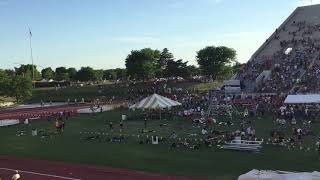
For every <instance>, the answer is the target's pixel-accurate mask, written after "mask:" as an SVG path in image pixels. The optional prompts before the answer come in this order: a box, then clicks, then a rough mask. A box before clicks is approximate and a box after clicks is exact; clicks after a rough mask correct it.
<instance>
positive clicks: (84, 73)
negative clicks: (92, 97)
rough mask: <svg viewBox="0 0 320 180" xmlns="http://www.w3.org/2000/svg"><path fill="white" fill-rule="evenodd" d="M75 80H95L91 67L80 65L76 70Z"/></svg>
mask: <svg viewBox="0 0 320 180" xmlns="http://www.w3.org/2000/svg"><path fill="white" fill-rule="evenodd" d="M77 80H79V81H95V80H97V77H96V74H95V71H94V70H93V69H92V68H91V67H82V68H81V69H80V70H79V71H78V72H77Z"/></svg>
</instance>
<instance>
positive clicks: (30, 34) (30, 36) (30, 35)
mask: <svg viewBox="0 0 320 180" xmlns="http://www.w3.org/2000/svg"><path fill="white" fill-rule="evenodd" d="M31 38H32V33H31V30H30V28H29V39H30V58H31V63H32V84H33V88H35V83H34V66H33V54H32V42H31Z"/></svg>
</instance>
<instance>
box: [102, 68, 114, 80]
mask: <svg viewBox="0 0 320 180" xmlns="http://www.w3.org/2000/svg"><path fill="white" fill-rule="evenodd" d="M103 79H107V80H116V79H117V73H116V71H115V70H114V69H108V70H105V71H104V72H103Z"/></svg>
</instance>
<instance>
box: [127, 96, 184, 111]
mask: <svg viewBox="0 0 320 180" xmlns="http://www.w3.org/2000/svg"><path fill="white" fill-rule="evenodd" d="M173 106H181V103H179V102H177V101H174V100H171V99H169V98H166V97H164V96H160V95H158V94H152V95H151V96H149V97H146V98H144V99H143V100H141V101H140V102H138V103H136V104H134V105H132V106H130V109H162V108H169V107H173Z"/></svg>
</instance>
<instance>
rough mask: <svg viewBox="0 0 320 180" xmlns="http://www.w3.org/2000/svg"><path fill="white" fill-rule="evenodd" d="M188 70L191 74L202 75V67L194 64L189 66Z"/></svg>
mask: <svg viewBox="0 0 320 180" xmlns="http://www.w3.org/2000/svg"><path fill="white" fill-rule="evenodd" d="M187 71H188V73H189V74H190V76H196V75H200V69H199V68H197V67H196V66H194V65H190V66H187Z"/></svg>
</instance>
